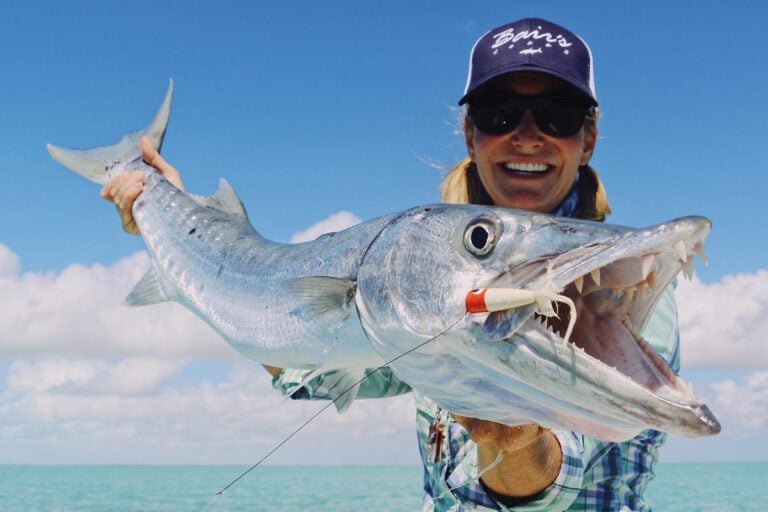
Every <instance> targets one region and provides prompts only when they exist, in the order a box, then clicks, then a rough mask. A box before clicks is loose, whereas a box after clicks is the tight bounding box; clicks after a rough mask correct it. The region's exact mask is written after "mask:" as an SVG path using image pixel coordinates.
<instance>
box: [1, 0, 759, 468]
mask: <svg viewBox="0 0 768 512" xmlns="http://www.w3.org/2000/svg"><path fill="white" fill-rule="evenodd" d="M469 5H470V4H468V3H467V2H459V1H446V2H440V3H439V4H438V3H435V4H427V3H425V2H399V1H394V2H340V1H328V2H310V1H305V2H269V3H267V2H162V3H160V2H148V1H138V2H130V3H128V2H84V1H83V2H34V1H31V2H26V3H21V2H17V3H13V4H11V5H6V6H4V7H3V10H2V16H0V34H2V38H1V39H0V63H2V71H0V73H1V75H2V79H1V80H0V108H1V109H2V114H3V117H2V118H3V122H2V123H0V139H1V140H2V141H3V142H2V144H0V205H2V207H1V208H2V210H1V211H2V214H0V292H2V293H0V298H1V299H2V300H4V301H6V302H3V303H2V304H0V307H3V308H4V310H5V311H8V312H9V313H6V315H5V321H4V322H3V323H2V324H0V382H4V384H0V385H4V387H0V412H4V413H5V414H6V415H10V416H6V417H10V418H11V419H10V420H6V421H5V422H2V421H0V447H2V449H0V453H2V454H3V455H0V463H16V462H31V463H59V462H67V463H84V462H150V463H152V462H162V463H195V462H206V461H210V462H242V463H249V462H252V461H254V460H257V459H258V458H259V457H260V455H261V454H262V453H263V452H264V451H266V450H267V449H269V448H270V447H271V445H273V444H275V443H276V442H277V440H279V439H278V438H279V432H288V431H289V430H290V426H291V425H298V424H300V423H301V421H303V418H305V417H306V416H307V415H308V414H309V413H310V412H311V411H314V408H312V407H311V406H308V405H307V404H284V403H283V402H281V400H280V399H279V398H277V397H275V396H274V395H275V393H272V392H270V391H269V389H268V387H269V384H268V381H267V380H266V378H265V377H264V376H263V375H262V373H263V372H260V371H259V370H258V369H253V368H252V367H251V366H249V365H248V364H243V362H242V360H241V359H239V358H238V357H237V356H236V355H235V354H234V353H233V352H232V351H231V349H229V348H228V347H227V346H226V345H225V344H224V342H223V341H220V340H218V339H216V337H215V335H212V334H210V333H209V332H207V331H205V329H206V328H205V327H204V326H202V324H199V323H196V322H197V320H195V319H194V318H192V317H191V315H187V314H186V312H179V311H177V310H178V309H180V308H179V307H178V306H169V308H170V309H169V308H165V309H163V306H159V307H158V308H159V309H157V308H156V309H155V310H154V311H149V309H151V308H147V309H144V310H141V311H131V312H126V311H125V310H123V309H120V308H119V301H120V299H121V298H122V296H124V294H125V293H126V292H127V290H128V289H130V285H131V283H132V282H135V280H136V279H138V277H139V276H140V275H141V270H142V269H144V268H146V265H147V264H148V262H147V260H146V257H145V256H144V255H142V254H135V253H137V252H139V251H142V248H143V244H142V241H141V239H139V238H138V237H130V236H127V235H125V234H124V233H123V232H122V230H121V229H120V227H119V222H118V220H117V217H116V215H115V214H114V208H113V207H112V206H111V205H110V204H108V203H106V202H104V201H102V200H100V199H99V198H98V187H96V186H95V185H93V184H92V183H88V182H86V181H84V180H82V179H80V178H78V177H76V176H75V175H73V174H71V173H69V172H68V171H66V170H64V169H63V168H61V167H60V166H58V165H57V164H56V163H55V162H53V161H52V160H51V159H50V157H49V156H48V154H47V152H46V151H45V144H46V143H53V144H56V145H59V146H64V147H89V146H96V145H104V144H109V143H112V142H114V141H116V140H117V139H118V138H119V137H120V136H121V135H122V134H123V133H124V132H127V131H130V130H134V129H138V128H141V127H143V126H144V125H145V124H146V123H147V122H148V121H149V120H150V119H151V117H152V115H153V114H154V111H155V109H156V108H157V106H158V105H159V103H160V101H161V100H162V97H163V93H164V91H165V88H166V86H167V82H168V79H169V78H173V79H174V81H175V85H176V91H175V99H174V107H173V113H172V116H171V123H170V127H169V130H168V134H167V137H166V139H165V144H164V150H163V153H164V155H165V156H166V158H167V159H168V160H169V161H170V162H172V163H173V164H174V165H176V166H177V167H178V168H179V169H180V170H181V172H182V176H183V178H184V181H185V184H186V187H187V189H188V190H190V191H192V192H194V193H198V194H207V193H210V192H212V191H213V190H214V189H215V187H216V183H217V180H218V178H219V177H225V178H226V179H227V180H228V181H230V183H231V184H232V185H233V186H234V187H235V189H236V190H237V191H238V193H239V194H240V196H241V198H242V200H243V202H244V204H245V205H246V208H247V210H248V212H249V215H250V218H251V221H252V222H253V224H254V225H255V227H256V228H257V229H258V230H259V231H261V232H262V233H263V234H264V235H266V236H268V237H269V238H273V239H277V240H281V241H288V240H290V239H291V238H292V237H293V236H294V235H295V234H296V233H298V232H301V231H304V230H306V229H308V228H309V227H311V226H313V225H314V224H316V223H318V222H320V221H322V220H324V219H328V218H329V217H331V216H333V215H335V214H337V213H338V212H350V213H348V214H345V215H346V217H344V218H345V219H349V218H357V219H369V218H372V217H375V216H377V215H381V214H384V213H388V212H391V211H396V210H400V209H404V208H407V207H411V206H414V205H417V204H423V203H429V202H434V201H436V200H437V197H438V185H439V182H440V179H441V177H442V176H443V174H444V171H443V170H440V168H439V167H440V166H442V167H443V168H447V167H449V166H450V165H451V164H453V163H455V162H457V161H458V160H459V159H461V158H462V157H463V156H464V155H465V148H464V146H463V142H462V139H461V138H460V137H459V136H458V135H457V132H456V128H457V126H458V125H457V113H456V110H455V105H456V101H457V100H458V98H459V97H460V96H461V94H462V89H463V87H464V82H465V78H466V66H467V58H468V51H469V49H470V47H471V45H472V43H473V42H474V40H475V39H476V38H477V37H479V36H480V35H481V34H482V33H484V32H485V31H486V30H488V29H490V28H492V27H494V26H498V25H501V24H503V23H506V22H508V21H511V20H514V19H518V18H521V17H526V16H539V17H544V18H548V19H551V20H552V21H555V22H558V23H560V24H562V25H564V26H566V27H568V28H570V29H571V30H573V31H574V32H576V33H577V34H579V35H580V36H582V37H583V38H584V39H586V40H587V41H588V42H589V44H590V46H591V47H592V51H593V54H594V58H595V66H596V69H595V73H596V85H597V94H598V98H599V100H600V102H601V110H602V119H601V121H600V133H601V135H600V141H599V143H598V147H597V151H596V154H595V157H594V159H593V164H594V166H595V167H596V168H597V169H598V170H599V172H600V173H601V176H602V177H603V180H604V182H605V185H606V188H607V190H608V194H609V199H610V200H611V202H612V204H613V207H614V212H615V213H614V215H613V216H612V217H611V219H610V220H611V221H612V222H616V223H621V224H627V225H635V226H641V225H647V224H652V223H656V222H661V221H664V220H667V219H670V218H674V217H679V216H683V215H688V214H701V215H706V216H708V217H710V218H711V219H712V220H713V223H714V230H713V233H712V235H711V237H710V239H709V242H708V244H707V252H708V255H709V259H710V265H709V266H708V267H703V266H701V265H700V266H699V267H698V268H697V279H696V280H695V281H694V283H692V284H688V285H683V290H681V293H683V294H684V295H685V297H688V298H689V299H688V300H689V301H690V305H689V306H688V307H687V309H684V307H683V304H681V325H683V326H687V327H685V328H686V329H688V332H691V333H693V334H691V336H689V341H688V342H687V344H685V345H684V349H685V350H687V351H688V354H685V353H684V360H685V358H686V355H688V356H689V357H688V360H689V361H691V364H690V366H688V367H686V372H688V374H689V375H690V378H692V379H693V380H694V382H695V383H696V384H697V386H698V387H697V389H698V390H699V392H700V393H701V394H702V395H703V396H705V397H708V398H710V399H711V400H712V401H714V405H718V404H720V405H719V406H720V407H721V410H722V413H720V412H719V411H718V410H717V409H716V407H715V410H716V412H718V413H719V414H720V415H721V416H723V415H725V418H726V419H727V421H724V424H727V425H728V426H731V425H733V428H731V429H730V430H729V431H728V432H724V433H723V434H722V435H721V436H719V437H718V438H715V439H707V440H696V441H683V440H678V439H672V440H671V442H670V444H669V446H668V447H667V450H665V452H664V454H663V456H662V457H664V456H666V457H668V459H667V460H742V459H759V460H767V459H768V449H766V448H765V446H764V443H762V446H760V447H757V448H756V447H755V446H754V444H755V440H756V439H760V438H761V436H763V437H764V436H765V434H766V433H768V417H766V413H765V410H768V405H766V404H768V374H766V368H767V367H768V364H767V363H766V356H764V355H763V352H765V351H764V346H763V345H760V344H759V340H757V338H756V335H755V334H754V333H755V332H764V330H762V331H761V330H760V329H761V328H762V327H768V326H766V323H765V320H763V318H764V317H765V316H766V315H764V314H763V313H767V312H768V292H766V290H768V285H766V280H768V278H766V274H765V273H766V271H768V270H767V269H768V263H766V257H765V254H766V252H768V239H767V237H766V232H767V231H766V228H765V226H764V224H765V222H764V220H763V219H762V215H761V211H762V209H763V208H762V206H761V205H763V204H764V200H765V195H766V193H767V192H768V178H767V177H766V174H765V173H766V165H765V163H764V158H763V154H762V153H763V152H764V151H765V147H766V144H765V138H766V135H768V130H767V129H766V124H765V120H766V119H768V102H767V101H765V94H764V91H763V90H764V88H765V83H766V81H767V80H766V78H768V77H767V76H766V75H767V74H768V71H767V70H768V67H766V65H765V62H764V60H765V59H764V54H765V52H766V50H768V36H766V34H765V31H764V20H765V19H766V15H767V14H768V12H766V7H764V6H763V4H762V3H759V2H746V1H742V2H729V3H728V4H727V6H726V4H725V3H714V4H703V3H700V2H695V1H683V2H661V1H658V2H643V3H642V4H634V5H633V4H630V3H628V2H609V1H599V2H590V3H589V4H583V3H574V2H535V3H530V4H523V3H522V2H509V1H486V2H482V4H472V5H482V7H480V8H475V9H474V10H472V11H470V12H468V6H469ZM587 5H588V7H587ZM435 164H436V165H435ZM2 279H5V281H3V280H2ZM3 287H5V288H3ZM702 297H711V299H707V301H706V302H704V301H703V299H702ZM49 300H50V302H46V301H49ZM41 304H42V306H41ZM46 304H47V306H46ZM715 304H718V305H719V306H717V307H716V306H715ZM79 305H80V306H83V308H82V309H78V306H79ZM85 305H89V306H88V307H89V308H91V309H90V310H89V309H87V308H86V306H85ZM44 306H46V307H48V308H49V309H46V308H45V307H44ZM30 308H40V309H34V311H36V314H35V315H30V314H28V311H29V310H30ZM101 308H104V309H101ZM174 308H175V309H174ZM36 315H37V316H36ZM721 317H725V319H724V320H721ZM127 318H128V319H130V320H126V319H127ZM51 319H54V320H55V321H53V320H51ZM94 319H98V322H101V323H98V322H96V320H94ZM169 319H170V320H169ZM0 322H2V321H0ZM46 322H52V323H46ZM126 322H128V323H126ZM707 322H709V323H707ZM94 323H98V326H97V327H94V326H93V324H94ZM140 325H143V326H144V329H143V330H142V329H141V328H140V327H139V326H140ZM710 325H711V328H710ZM134 328H135V331H134V330H132V329H134ZM719 328H722V332H721V331H719V330H718V329H719ZM99 329H102V330H99ZM38 331H39V332H38ZM118 331H119V332H118ZM685 332H686V331H685V330H684V334H685ZM713 332H714V333H717V334H718V335H722V337H723V338H725V339H722V338H716V337H713V334H712V333H713ZM733 333H735V334H733ZM739 336H742V338H739ZM743 340H746V341H743ZM132 372H138V373H132ZM136 374H139V375H142V376H147V377H146V383H145V385H144V387H142V386H138V385H137V384H136V382H135V381H136V380H141V379H137V378H136V377H135V375H136ZM132 376H133V377H132ZM729 383H730V384H729ZM238 386H240V387H238ZM729 386H730V387H729ZM238 389H239V390H241V391H242V390H247V391H248V392H249V393H251V395H249V396H250V397H251V398H252V397H253V396H258V397H261V396H262V395H263V400H264V402H262V403H261V404H255V403H253V402H252V400H250V399H249V398H247V397H245V398H244V395H243V394H242V393H240V392H238V391H237V390H238ZM243 393H245V391H243ZM246 395H247V393H246ZM83 397H85V398H83ZM206 397H208V398H210V403H211V404H213V403H220V404H225V405H227V406H225V405H222V407H221V408H220V409H218V408H217V407H216V406H214V405H211V407H209V408H203V409H195V405H196V404H198V405H199V404H201V403H209V402H206ZM160 404H162V405H160ZM126 407H127V408H131V410H133V411H137V412H135V414H129V415H126V414H125V413H124V411H125V409H126ZM158 407H165V408H167V409H173V408H178V410H177V412H176V413H174V414H175V415H173V416H163V415H160V416H158V415H157V414H154V415H153V414H151V412H152V411H156V409H157V408H158ZM228 407H229V408H228ZM96 409H98V411H96ZM108 411H113V412H114V414H112V415H110V414H109V413H108ZM120 411H122V412H120ZM141 411H146V412H145V413H142V412H141ZM267 415H269V416H270V417H271V418H272V419H270V420H269V421H267V420H264V419H263V418H264V417H266V416H267ZM398 415H400V416H406V417H407V420H403V421H392V422H389V423H388V421H389V418H391V417H392V416H398ZM211 418H213V419H216V420H217V421H216V422H214V421H213V419H211ZM257 418H258V419H257ZM371 418H373V420H372V419H371ZM219 419H220V420H221V422H224V423H225V424H226V425H229V426H228V427H222V426H221V422H219V421H218V420H219ZM182 420H183V421H182ZM374 420H375V421H377V422H378V426H377V429H373V430H371V422H372V421H374ZM411 420H412V410H411V406H410V404H409V402H408V399H407V398H404V399H401V400H399V401H394V402H388V403H386V404H385V403H378V404H377V403H373V402H368V403H366V404H363V405H362V406H360V408H358V410H357V411H356V410H355V408H354V407H353V409H352V410H351V411H350V413H349V415H347V416H346V418H345V416H342V417H340V418H336V417H332V418H324V419H323V420H321V421H320V422H318V427H317V428H318V431H316V433H315V434H311V433H310V434H308V435H307V436H306V437H304V438H303V439H297V440H296V441H295V443H294V444H293V445H289V446H287V447H286V448H285V450H284V452H283V453H284V454H283V458H282V459H278V460H277V462H282V463H324V462H331V463H333V462H367V461H372V462H378V463H382V462H383V463H386V462H391V463H401V462H408V463H410V462H415V461H416V454H415V450H416V448H415V444H414V441H413V436H414V434H413V432H412V428H411V424H410V423H408V422H409V421H411ZM207 421H211V423H206V422H207ZM251 422H254V423H256V422H258V424H259V425H261V426H262V427H263V428H264V429H265V430H264V433H263V434H259V435H256V434H249V435H246V434H244V432H248V431H249V430H248V429H249V426H250V425H251ZM273 423H274V428H273V427H272V426H271V425H273ZM173 429H176V430H173ZM280 429H282V430H280ZM323 429H335V430H338V431H339V432H347V433H348V432H352V433H355V432H357V434H354V436H356V437H354V439H353V440H350V439H349V438H348V436H347V438H346V439H345V437H344V436H343V435H341V434H338V439H339V440H340V442H341V443H342V444H341V445H340V446H337V447H333V444H325V442H324V443H317V442H314V441H313V440H314V439H316V437H313V435H317V432H319V431H323ZM364 429H368V430H369V431H371V432H375V434H376V436H377V438H376V439H378V440H379V441H380V442H383V443H384V444H383V446H385V447H386V449H384V448H381V446H380V445H379V444H378V443H371V442H370V438H369V437H366V435H373V434H365V435H363V434H359V432H360V431H361V430H364ZM212 430H215V431H216V432H217V433H218V434H217V435H218V437H217V436H213V440H212V441H210V442H208V441H204V440H203V438H205V435H206V434H205V433H206V432H211V431H212ZM171 431H183V432H185V433H186V434H185V435H186V437H184V436H181V437H182V438H183V439H182V440H177V441H176V442H175V443H174V442H169V438H170V437H171V435H170V434H169V432H171ZM259 432H262V431H261V430H259ZM267 432H269V433H270V435H268V434H267ZM275 432H278V434H277V435H275V434H274V433H275ZM382 437H383V439H382ZM331 438H332V439H333V437H332V436H331ZM20 439H21V441H19V440H20ZM385 439H389V440H390V441H386V440H385ZM116 441H119V442H116ZM328 442H329V443H332V440H331V441H328ZM374 445H375V446H374ZM371 446H374V447H373V448H371Z"/></svg>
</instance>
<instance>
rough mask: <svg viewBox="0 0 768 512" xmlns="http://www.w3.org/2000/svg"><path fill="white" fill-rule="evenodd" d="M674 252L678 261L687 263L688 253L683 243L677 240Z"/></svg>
mask: <svg viewBox="0 0 768 512" xmlns="http://www.w3.org/2000/svg"><path fill="white" fill-rule="evenodd" d="M675 252H676V253H677V257H678V258H680V261H682V262H683V263H685V262H686V261H688V251H687V250H686V249H685V242H683V241H682V240H678V241H677V243H675Z"/></svg>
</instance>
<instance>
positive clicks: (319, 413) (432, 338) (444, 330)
mask: <svg viewBox="0 0 768 512" xmlns="http://www.w3.org/2000/svg"><path fill="white" fill-rule="evenodd" d="M465 317H466V315H465V316H463V317H461V318H459V319H458V320H456V321H455V322H453V323H452V324H451V325H449V326H448V327H446V328H445V329H443V330H442V331H441V332H439V333H437V334H436V335H434V336H433V337H431V338H429V339H428V340H427V341H425V342H423V343H420V344H419V345H416V346H415V347H413V348H411V349H409V350H407V351H405V352H403V353H402V354H400V355H399V356H397V357H395V358H393V359H390V360H389V361H387V362H385V363H384V364H382V365H381V366H379V367H378V368H376V369H374V370H373V371H372V372H370V373H367V374H366V375H365V376H364V377H363V378H361V379H359V380H358V381H357V382H355V383H354V384H352V385H351V386H349V387H348V388H347V389H345V390H344V391H342V392H341V393H339V396H337V397H336V399H334V400H330V401H329V402H328V404H326V405H324V406H323V407H322V408H321V409H320V410H319V411H317V412H316V413H315V414H313V415H312V416H310V417H309V419H307V420H306V421H305V422H304V423H302V424H301V426H299V427H298V428H297V429H296V430H294V431H293V432H291V433H290V434H289V435H288V437H286V438H285V439H283V440H282V441H280V443H278V444H277V446H275V447H274V448H272V450H270V451H269V453H267V454H266V455H264V456H263V457H262V458H261V459H259V461H258V462H257V463H256V464H254V465H253V466H251V467H250V468H248V469H247V470H246V471H244V472H243V473H242V474H241V475H240V476H238V477H237V478H235V479H234V480H232V481H231V482H230V483H229V484H227V485H226V486H225V487H224V488H222V489H221V490H220V491H219V492H217V493H216V495H215V496H214V497H213V499H212V500H211V502H210V503H208V505H206V506H205V508H204V509H203V512H205V511H206V510H208V509H209V508H210V506H211V505H213V503H214V502H215V501H216V500H217V499H218V497H219V496H221V495H222V494H224V493H225V492H226V491H227V489H229V488H230V487H232V486H233V485H235V484H236V483H237V482H238V481H240V479H242V478H243V477H244V476H245V475H247V474H248V473H250V472H251V471H253V470H254V469H256V468H257V467H258V466H260V465H261V463H262V462H264V461H265V460H267V459H268V458H269V457H270V456H271V455H272V454H273V453H275V452H276V451H277V450H279V449H280V448H281V447H282V446H283V445H284V444H285V443H287V442H288V441H290V440H291V438H292V437H293V436H295V435H296V434H298V433H299V432H300V431H301V430H302V429H303V428H304V427H306V426H307V425H309V424H310V423H311V422H312V420H314V419H315V418H317V417H318V416H320V415H321V414H322V413H323V412H324V411H325V410H326V409H328V408H329V407H330V406H332V405H333V404H335V403H336V400H338V399H339V398H341V397H342V396H344V395H346V394H347V393H348V392H349V391H351V390H352V389H353V388H355V387H356V386H357V385H359V384H360V383H362V382H363V381H364V380H365V379H367V378H368V377H370V376H371V375H373V374H375V373H376V372H379V371H381V370H383V369H384V368H386V367H387V366H389V365H390V364H392V363H394V362H395V361H397V360H398V359H401V358H403V357H405V356H407V355H408V354H410V353H411V352H414V351H416V350H418V349H420V348H421V347H423V346H424V345H426V344H427V343H430V342H432V341H434V340H436V339H437V338H439V337H440V336H442V335H444V334H445V333H446V332H448V331H449V330H451V329H453V328H454V327H455V326H456V324H458V323H459V322H461V321H462V320H463V319H464V318H465Z"/></svg>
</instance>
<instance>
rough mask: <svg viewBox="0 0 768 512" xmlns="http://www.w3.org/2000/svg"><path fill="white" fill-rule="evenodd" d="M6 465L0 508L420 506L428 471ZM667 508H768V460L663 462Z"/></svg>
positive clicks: (655, 493) (332, 509) (655, 498)
mask: <svg viewBox="0 0 768 512" xmlns="http://www.w3.org/2000/svg"><path fill="white" fill-rule="evenodd" d="M244 469H246V468H241V467H235V466H228V467H223V466H188V467H175V466H0V511H3V512H5V511H37V510H40V511H112V510H114V511H122V510H125V511H187V510H189V511H202V510H204V509H205V508H206V506H208V505H210V506H209V507H208V509H207V510H209V511H230V510H231V511H239V510H270V511H271V510H275V511H285V512H289V511H328V512H345V511H359V510H366V511H371V510H372V511H376V510H381V511H409V510H419V505H420V502H421V491H420V481H421V468H419V467H415V466H353V467H352V466H341V467H339V466H329V467H318V466H311V467H305V466H302V467H263V468H257V469H256V470H254V471H253V472H251V473H250V474H248V475H247V476H246V477H245V478H244V479H243V480H241V481H239V482H238V483H237V484H235V485H234V486H233V487H232V488H231V489H230V490H229V491H227V493H225V494H224V495H222V496H219V497H218V498H216V499H215V501H213V503H212V504H211V500H212V499H214V497H215V495H216V492H217V491H218V490H219V489H221V488H222V487H224V486H225V485H226V484H227V483H229V482H230V481H231V480H233V479H234V478H236V477H237V476H238V475H239V474H240V473H241V472H242V471H243V470H244ZM648 498H649V501H650V502H651V504H652V505H653V506H654V509H655V510H658V511H681V512H695V511H768V463H743V464H742V463H722V464H662V465H660V467H659V470H658V474H657V478H656V480H655V481H654V482H652V484H651V488H650V490H649V494H648Z"/></svg>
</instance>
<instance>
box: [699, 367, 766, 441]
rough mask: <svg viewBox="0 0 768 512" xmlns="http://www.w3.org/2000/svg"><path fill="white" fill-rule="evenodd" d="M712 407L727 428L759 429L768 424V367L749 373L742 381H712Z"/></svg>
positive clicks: (739, 429)
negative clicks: (713, 396) (764, 369)
mask: <svg viewBox="0 0 768 512" xmlns="http://www.w3.org/2000/svg"><path fill="white" fill-rule="evenodd" d="M712 388H713V389H714V391H715V401H714V403H713V404H712V405H713V409H715V410H716V411H717V412H718V415H719V417H720V418H721V421H722V422H723V428H724V429H733V430H736V431H742V432H743V431H749V430H758V429H764V428H766V427H768V371H758V372H753V373H751V374H749V375H748V376H747V377H746V378H745V379H744V383H743V384H739V383H737V382H735V381H734V380H730V379H729V380H726V381H722V382H718V383H716V384H713V385H712Z"/></svg>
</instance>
